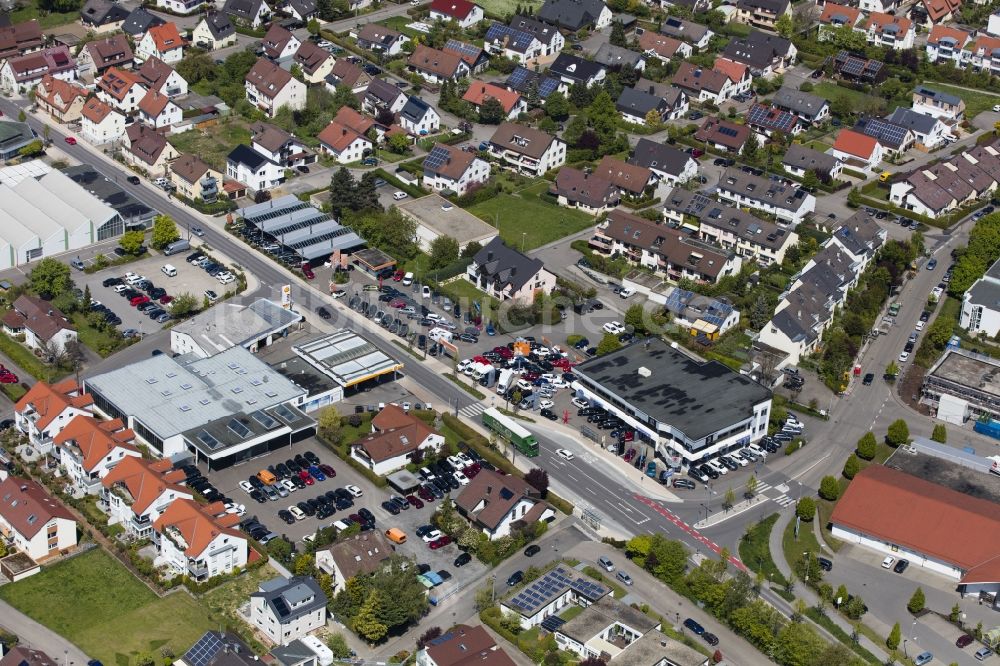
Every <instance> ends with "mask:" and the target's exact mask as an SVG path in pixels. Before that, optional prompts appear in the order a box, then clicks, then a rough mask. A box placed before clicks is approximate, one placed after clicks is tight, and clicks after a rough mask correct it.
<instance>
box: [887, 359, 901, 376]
mask: <svg viewBox="0 0 1000 666" xmlns="http://www.w3.org/2000/svg"><path fill="white" fill-rule="evenodd" d="M885 374H887V375H889V376H890V377H895V376H897V375H898V374H899V366H898V365H896V362H895V361H889V365H887V366H885Z"/></svg>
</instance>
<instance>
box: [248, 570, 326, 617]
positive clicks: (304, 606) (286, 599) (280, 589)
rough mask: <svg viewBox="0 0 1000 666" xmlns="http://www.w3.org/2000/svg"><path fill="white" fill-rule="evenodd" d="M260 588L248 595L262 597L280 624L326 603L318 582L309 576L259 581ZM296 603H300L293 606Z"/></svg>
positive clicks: (306, 613)
mask: <svg viewBox="0 0 1000 666" xmlns="http://www.w3.org/2000/svg"><path fill="white" fill-rule="evenodd" d="M260 588H261V591H260V592H254V593H253V594H251V595H250V596H251V597H252V598H263V599H264V603H266V604H267V606H268V607H269V608H270V610H271V612H272V613H273V614H274V616H275V617H276V618H277V619H278V621H279V622H280V623H281V624H287V623H289V622H292V621H294V620H295V619H297V618H299V617H302V616H303V615H308V614H309V613H312V612H313V611H315V610H317V609H319V608H323V607H324V606H326V604H327V598H326V595H325V594H323V590H322V589H321V588H320V586H319V583H317V582H316V581H315V580H314V579H313V578H312V577H310V576H292V577H291V578H280V577H279V578H273V579H271V580H269V581H266V582H264V583H261V585H260ZM303 602H305V603H303ZM296 604H301V605H299V606H298V607H296V608H293V606H295V605H296Z"/></svg>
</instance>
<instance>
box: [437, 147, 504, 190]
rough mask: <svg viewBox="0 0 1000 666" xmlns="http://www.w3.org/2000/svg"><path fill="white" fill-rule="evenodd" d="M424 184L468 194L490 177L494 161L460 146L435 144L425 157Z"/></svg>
mask: <svg viewBox="0 0 1000 666" xmlns="http://www.w3.org/2000/svg"><path fill="white" fill-rule="evenodd" d="M423 168H424V176H423V186H424V187H425V188H430V189H431V190H432V191H434V192H448V191H450V192H454V193H455V194H457V195H458V196H465V195H466V194H468V193H469V192H471V191H472V190H473V189H475V188H477V187H480V186H482V185H485V184H486V182H487V181H488V180H489V179H490V165H489V163H488V162H486V161H485V160H481V159H479V158H478V157H476V154H475V153H472V152H469V151H465V150H462V149H461V148H459V147H458V146H447V145H444V144H441V143H438V144H435V145H434V147H433V148H432V149H431V152H430V153H428V155H427V157H426V158H425V159H424V163H423Z"/></svg>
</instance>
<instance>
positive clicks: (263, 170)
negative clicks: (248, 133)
mask: <svg viewBox="0 0 1000 666" xmlns="http://www.w3.org/2000/svg"><path fill="white" fill-rule="evenodd" d="M226 177H227V178H229V179H230V180H235V181H236V182H239V183H243V184H244V185H246V186H247V187H248V188H250V189H251V190H253V191H254V192H264V191H266V190H270V189H271V188H272V187H276V186H278V185H280V184H281V183H283V182H285V167H283V166H281V165H279V164H277V163H275V162H272V161H271V160H269V159H267V158H266V157H265V156H263V155H261V154H260V153H258V152H257V151H256V150H254V149H253V148H251V147H250V146H248V145H246V144H239V145H238V146H236V147H235V148H233V149H232V151H230V153H229V155H227V156H226Z"/></svg>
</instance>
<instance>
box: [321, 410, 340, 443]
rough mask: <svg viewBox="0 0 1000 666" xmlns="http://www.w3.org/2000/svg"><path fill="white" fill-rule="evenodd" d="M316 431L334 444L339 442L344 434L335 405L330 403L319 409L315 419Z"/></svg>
mask: <svg viewBox="0 0 1000 666" xmlns="http://www.w3.org/2000/svg"><path fill="white" fill-rule="evenodd" d="M316 432H317V434H319V436H320V437H322V438H323V439H325V440H326V441H328V442H330V443H331V444H333V445H334V446H337V445H338V444H340V442H341V440H342V439H343V436H344V434H343V426H342V425H341V419H340V412H339V411H337V408H336V407H335V406H333V405H330V406H328V407H324V408H323V409H321V410H320V412H319V418H317V419H316Z"/></svg>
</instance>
